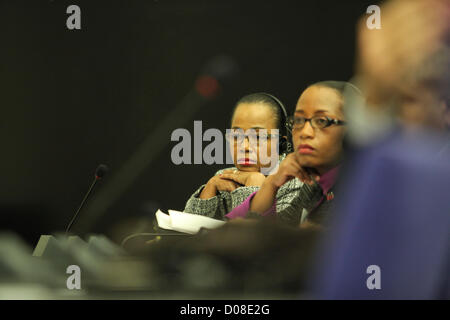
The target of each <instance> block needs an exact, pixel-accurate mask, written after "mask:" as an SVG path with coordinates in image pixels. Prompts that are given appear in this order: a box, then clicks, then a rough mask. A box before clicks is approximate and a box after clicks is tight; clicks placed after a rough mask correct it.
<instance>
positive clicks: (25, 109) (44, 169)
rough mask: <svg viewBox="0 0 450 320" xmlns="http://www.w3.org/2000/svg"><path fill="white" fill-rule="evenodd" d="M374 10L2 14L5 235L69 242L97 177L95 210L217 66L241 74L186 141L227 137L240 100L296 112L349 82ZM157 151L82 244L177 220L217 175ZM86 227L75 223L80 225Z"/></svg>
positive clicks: (12, 1)
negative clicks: (359, 36)
mask: <svg viewBox="0 0 450 320" xmlns="http://www.w3.org/2000/svg"><path fill="white" fill-rule="evenodd" d="M71 4H76V5H78V6H80V8H81V22H82V29H81V30H74V31H71V30H68V29H67V28H66V19H67V17H68V16H69V15H68V14H66V8H67V7H68V6H69V5H71ZM370 4H376V1H372V2H369V1H360V0H355V1H324V0H319V1H290V2H288V1H242V0H241V1H230V0H228V1H210V0H204V1H200V0H177V1H175V0H155V1H151V0H148V1H136V0H122V1H116V0H114V1H113V0H110V1H100V0H97V1H92V0H89V1H88V0H86V1H80V0H75V1H58V0H54V1H48V0H47V1H43V0H34V1H21V0H8V1H5V0H2V1H1V2H0V39H1V44H0V46H1V48H0V68H1V69H0V84H1V85H0V92H1V95H0V108H1V117H0V141H1V147H2V148H1V157H0V170H1V171H0V209H1V218H0V223H1V224H0V229H2V230H11V231H13V232H16V233H18V234H20V235H21V236H22V237H24V238H25V239H26V240H27V241H29V242H30V243H35V242H36V241H37V239H38V237H39V235H40V234H46V233H47V234H48V233H51V232H54V231H58V230H63V229H64V228H65V227H66V225H67V224H68V222H69V221H70V219H71V217H72V216H73V214H74V213H75V211H76V209H77V207H78V205H79V203H80V202H81V200H82V198H83V196H84V193H85V192H86V191H87V189H88V187H89V185H90V183H91V181H92V179H93V174H94V171H95V168H96V167H97V165H98V164H99V163H106V164H108V165H109V166H110V167H111V172H110V175H109V176H108V177H106V178H105V179H104V181H101V183H100V184H99V185H98V186H97V190H96V191H94V194H93V195H92V198H91V201H92V200H95V199H94V198H95V195H96V192H98V191H100V189H101V188H102V187H104V186H105V185H106V184H108V182H109V181H110V180H108V178H111V177H112V176H113V175H114V172H117V171H118V170H120V169H121V167H122V165H123V164H124V163H125V161H126V160H127V159H128V158H129V157H130V155H131V154H132V153H133V152H134V151H135V149H136V148H137V146H139V144H140V143H141V142H142V141H143V140H144V139H145V137H146V136H147V135H148V134H150V133H151V132H152V129H153V128H154V127H155V126H156V125H157V124H158V123H159V121H161V119H163V118H164V117H165V116H166V115H167V114H168V113H169V112H170V110H172V109H173V108H174V107H175V106H177V105H178V104H179V103H180V101H181V100H182V99H183V97H185V96H186V94H187V93H188V92H189V91H191V90H192V88H193V85H194V82H195V80H196V78H197V77H198V75H199V74H200V71H201V70H202V68H203V67H204V65H205V63H207V62H208V61H209V60H210V59H211V58H213V57H216V56H220V55H226V56H227V57H229V58H231V59H232V60H233V61H234V62H235V64H236V66H237V68H238V71H239V72H238V73H237V74H236V75H235V76H234V77H233V78H232V79H231V80H229V81H228V82H226V83H223V84H222V85H221V90H220V92H219V94H218V95H217V96H216V98H215V99H211V100H209V101H208V102H207V103H206V104H205V105H204V106H203V107H202V108H201V109H199V110H198V111H197V112H195V113H194V114H193V116H192V118H186V119H183V120H184V125H183V126H182V127H184V128H187V129H188V130H190V131H191V132H193V121H194V120H202V121H203V129H204V130H206V129H207V128H219V129H221V130H224V129H225V128H226V127H227V126H228V123H229V120H230V119H229V118H230V112H231V109H232V107H233V105H234V103H235V102H236V101H237V100H238V99H239V98H240V97H241V96H243V95H245V94H248V93H252V92H259V91H266V92H270V93H272V94H274V95H276V96H277V97H278V98H279V99H281V101H283V102H284V104H285V105H286V107H287V109H288V111H289V112H292V111H293V109H294V107H295V104H296V100H297V98H298V97H299V95H300V93H301V91H302V90H303V89H304V88H305V86H306V85H308V84H310V83H312V82H315V81H318V80H331V79H333V80H348V79H349V78H350V77H351V76H352V73H353V64H354V49H355V44H354V43H355V40H354V37H355V32H354V30H355V22H356V20H357V18H358V17H359V16H361V15H363V14H365V11H366V8H367V6H368V5H370ZM160 139H162V140H163V141H164V142H165V145H166V147H165V148H164V150H163V152H160V153H158V154H157V155H156V157H155V158H154V160H153V161H152V162H151V163H150V164H149V166H148V167H147V169H146V170H145V172H143V173H142V174H140V175H139V177H138V179H136V180H135V181H134V183H133V184H132V186H131V187H130V188H128V189H127V191H126V192H125V193H123V195H122V196H121V197H120V198H119V199H115V200H114V205H112V206H111V208H109V209H108V211H107V212H106V213H105V214H102V215H101V216H100V217H98V219H96V220H95V223H94V224H93V225H91V226H90V227H89V228H87V229H83V228H80V227H78V229H77V224H76V225H75V226H74V227H75V230H77V232H79V233H80V234H87V233H93V232H95V233H106V234H111V233H112V232H113V231H111V230H114V228H116V227H117V225H120V224H121V223H123V224H124V225H125V224H126V223H127V222H126V221H128V220H130V219H131V220H132V219H138V220H139V219H144V220H145V219H151V218H152V214H153V213H154V210H156V209H157V208H158V207H160V208H162V209H178V210H182V209H183V208H184V204H185V202H186V200H187V199H188V197H189V196H190V194H191V193H192V192H193V191H194V190H195V189H197V188H198V186H200V185H201V184H203V183H205V182H206V181H207V180H208V179H209V178H210V177H211V176H212V175H213V174H214V172H215V171H216V170H218V169H220V168H223V166H221V165H211V166H207V165H181V166H176V165H174V164H172V161H171V158H170V152H171V149H172V147H173V146H174V145H175V144H176V143H175V142H171V141H170V136H164V137H160ZM89 203H90V201H89V202H88V203H87V207H89ZM85 218H86V217H84V216H83V212H81V213H80V217H79V223H80V225H82V222H83V219H85ZM133 228H135V227H133V224H131V227H130V228H129V231H130V232H134V231H136V230H134V229H133ZM136 228H137V227H136ZM136 228H135V229H136Z"/></svg>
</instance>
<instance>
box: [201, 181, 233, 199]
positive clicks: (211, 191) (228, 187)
mask: <svg viewBox="0 0 450 320" xmlns="http://www.w3.org/2000/svg"><path fill="white" fill-rule="evenodd" d="M240 186H241V185H239V183H237V182H235V181H232V180H228V179H224V178H222V177H221V176H219V175H217V176H214V177H212V178H211V179H209V181H208V183H206V186H205V187H204V188H203V190H202V192H201V193H200V199H210V198H212V197H215V196H216V195H217V191H229V192H231V191H233V190H235V189H237V188H239V187H240Z"/></svg>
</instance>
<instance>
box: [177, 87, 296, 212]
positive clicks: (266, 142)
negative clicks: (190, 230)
mask: <svg viewBox="0 0 450 320" xmlns="http://www.w3.org/2000/svg"><path fill="white" fill-rule="evenodd" d="M286 118H287V114H286V111H285V109H284V106H283V105H282V104H281V102H280V101H279V100H278V99H277V98H275V97H274V96H272V95H270V94H267V93H254V94H249V95H246V96H244V97H243V98H241V99H240V100H239V101H238V102H237V103H236V106H235V107H234V109H233V112H232V116H231V129H230V130H227V131H228V132H227V135H226V138H227V140H228V142H229V143H230V148H231V150H230V152H231V154H232V156H233V162H234V164H235V167H233V168H229V169H227V170H219V171H218V172H216V174H215V175H214V176H213V177H212V178H211V179H210V180H209V181H208V182H207V183H206V184H204V185H202V186H201V187H200V188H199V189H198V190H197V191H196V192H195V193H194V194H193V195H192V196H191V197H190V198H189V200H188V201H187V203H186V206H185V209H184V212H188V213H194V214H200V215H205V216H208V217H211V218H216V219H223V218H224V216H225V214H226V213H228V212H230V211H231V210H233V209H234V208H235V207H236V206H238V205H240V204H241V203H242V201H244V200H245V199H246V198H247V197H248V196H249V195H250V194H252V193H253V192H255V191H256V190H258V189H259V187H260V186H261V185H262V184H263V182H264V180H265V178H266V176H267V175H268V174H269V173H270V172H271V171H273V170H274V169H276V167H277V166H278V162H279V161H280V160H281V159H283V158H284V157H285V156H286V153H287V152H289V151H290V149H291V148H292V145H291V144H290V139H289V134H288V130H287V129H286V123H287V119H286ZM261 154H264V155H268V157H264V159H262V158H261ZM224 174H230V175H233V176H239V178H240V180H239V182H236V181H234V180H232V179H227V178H225V177H224Z"/></svg>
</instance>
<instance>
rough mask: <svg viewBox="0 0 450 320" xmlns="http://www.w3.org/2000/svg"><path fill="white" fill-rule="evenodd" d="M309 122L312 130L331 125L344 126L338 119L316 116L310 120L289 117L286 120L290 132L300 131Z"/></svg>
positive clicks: (343, 122)
mask: <svg viewBox="0 0 450 320" xmlns="http://www.w3.org/2000/svg"><path fill="white" fill-rule="evenodd" d="M308 121H309V122H310V123H311V126H312V127H313V128H314V129H324V128H326V127H329V126H331V125H337V126H338V125H344V124H346V122H345V121H343V120H338V119H331V118H328V117H324V116H316V117H312V118H305V117H290V118H289V120H288V124H289V126H290V128H291V130H300V129H302V128H303V127H304V126H305V124H306V122H308Z"/></svg>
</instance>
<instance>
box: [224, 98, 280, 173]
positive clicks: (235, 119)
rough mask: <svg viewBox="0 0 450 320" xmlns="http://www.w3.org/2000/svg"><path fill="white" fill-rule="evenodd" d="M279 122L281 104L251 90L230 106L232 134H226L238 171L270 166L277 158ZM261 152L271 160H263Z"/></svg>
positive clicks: (255, 169)
mask: <svg viewBox="0 0 450 320" xmlns="http://www.w3.org/2000/svg"><path fill="white" fill-rule="evenodd" d="M282 123H283V116H282V114H281V110H280V107H279V106H278V104H277V102H276V101H275V100H274V99H272V98H271V97H270V96H268V95H265V94H262V93H254V94H250V95H247V96H244V97H243V98H241V99H240V100H239V101H238V102H237V104H236V106H235V108H234V110H233V114H232V117H231V134H232V135H231V136H228V141H229V142H230V147H231V150H230V152H231V154H232V155H233V161H234V164H235V166H236V167H237V168H238V169H239V170H241V171H255V172H256V171H258V172H259V171H261V168H271V167H273V166H274V163H273V162H275V161H277V160H278V150H277V148H278V141H279V139H280V137H279V135H280V133H282V130H280V127H281V124H282ZM246 133H247V134H248V135H244V134H246ZM272 153H273V154H272ZM261 154H263V155H268V157H269V158H271V159H272V160H269V159H266V158H265V159H264V161H262V159H261V157H260V155H261ZM270 155H272V157H270Z"/></svg>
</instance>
